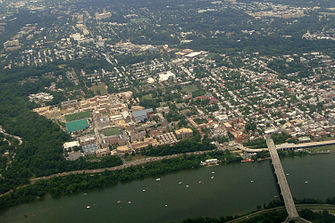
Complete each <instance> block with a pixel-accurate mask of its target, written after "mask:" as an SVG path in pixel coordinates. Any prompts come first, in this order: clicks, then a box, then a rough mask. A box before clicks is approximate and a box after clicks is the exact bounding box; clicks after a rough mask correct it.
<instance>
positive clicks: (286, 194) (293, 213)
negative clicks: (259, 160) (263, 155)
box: [265, 135, 299, 219]
mask: <svg viewBox="0 0 335 223" xmlns="http://www.w3.org/2000/svg"><path fill="white" fill-rule="evenodd" d="M265 139H266V144H267V146H268V148H269V152H270V156H271V160H272V165H273V167H274V169H275V174H276V176H277V179H278V184H279V187H280V191H281V194H282V196H283V199H284V203H285V207H286V211H287V214H288V219H299V214H298V211H297V209H296V207H295V204H294V201H293V197H292V194H291V190H290V187H289V185H288V182H287V180H286V176H285V173H284V170H283V166H282V164H281V161H280V158H279V155H278V152H277V149H276V146H275V144H274V142H273V140H272V138H271V135H266V136H265Z"/></svg>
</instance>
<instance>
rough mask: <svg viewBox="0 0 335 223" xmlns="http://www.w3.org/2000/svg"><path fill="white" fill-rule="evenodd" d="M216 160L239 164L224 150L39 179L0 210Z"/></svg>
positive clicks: (18, 191)
mask: <svg viewBox="0 0 335 223" xmlns="http://www.w3.org/2000/svg"><path fill="white" fill-rule="evenodd" d="M209 158H217V159H219V160H221V161H222V163H223V164H228V163H231V162H235V161H240V160H241V158H239V157H237V156H234V155H233V154H231V153H230V152H228V151H226V152H223V151H213V152H209V153H207V154H202V155H190V156H187V155H181V156H180V157H179V158H175V159H165V160H162V161H157V162H152V163H148V164H145V165H140V166H132V167H129V168H125V169H122V170H115V171H105V172H103V173H99V174H77V175H68V176H64V177H53V178H51V179H49V180H40V181H37V182H36V183H34V184H31V185H27V186H24V187H21V188H17V189H15V190H13V192H11V193H9V194H6V195H4V196H2V197H0V208H8V207H12V206H15V205H18V204H22V203H27V202H31V201H34V200H40V199H43V197H44V196H45V195H46V194H50V195H51V196H52V197H61V196H64V195H69V194H74V193H78V192H84V191H89V190H94V189H101V188H103V187H108V186H113V185H116V184H117V183H120V182H122V183H123V182H130V181H133V180H138V179H143V178H145V177H156V176H161V175H164V174H168V173H172V172H175V171H180V170H185V169H191V168H199V167H200V161H202V160H205V159H209Z"/></svg>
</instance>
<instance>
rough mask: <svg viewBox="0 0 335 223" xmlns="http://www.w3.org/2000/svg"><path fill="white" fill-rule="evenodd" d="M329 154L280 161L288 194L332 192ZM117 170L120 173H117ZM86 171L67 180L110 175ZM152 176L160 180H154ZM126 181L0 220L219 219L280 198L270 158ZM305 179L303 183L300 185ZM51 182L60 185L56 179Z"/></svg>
mask: <svg viewBox="0 0 335 223" xmlns="http://www.w3.org/2000/svg"><path fill="white" fill-rule="evenodd" d="M334 158H335V154H328V155H316V156H315V155H313V156H309V155H306V156H302V157H300V156H295V157H287V158H284V159H282V162H283V166H284V168H285V173H289V175H288V176H287V179H288V181H289V184H290V188H291V190H292V194H293V196H294V197H295V198H298V199H303V198H305V197H311V198H316V199H321V200H324V199H326V198H327V197H333V196H335V194H334V190H333V188H334V186H335V185H334V181H333V179H334V178H333V177H334V174H333V171H332V170H333V169H334V168H335V164H334V162H333V160H334ZM203 160H204V159H203ZM170 161H171V160H169V161H168V162H170ZM182 162H189V161H182ZM147 165H151V164H150V163H148V164H147ZM166 165H167V166H168V167H169V166H176V165H175V164H166ZM159 167H160V166H156V165H153V166H151V167H150V168H151V169H156V170H157V169H159ZM112 172H118V171H112ZM147 172H148V171H147V170H145V171H141V169H139V170H136V171H135V170H134V171H132V172H131V173H136V175H137V173H147ZM122 173H123V172H119V175H120V174H122ZM87 175H88V176H87V178H88V179H87V178H86V177H85V178H82V177H80V178H77V177H73V176H72V177H71V179H70V180H71V182H73V183H76V184H83V185H85V184H89V185H90V184H91V182H90V181H89V178H92V179H96V178H102V179H105V178H109V177H108V176H105V174H104V173H101V175H99V174H95V175H94V176H90V174H87ZM127 175H128V176H130V175H131V174H127ZM80 176H83V175H80ZM68 177H70V176H68ZM157 178H160V181H156V179H157ZM212 178H213V179H212ZM114 179H115V178H114ZM127 179H128V180H129V181H119V183H116V184H114V185H112V186H111V185H107V184H108V180H101V181H100V182H96V183H97V184H100V187H99V188H94V189H92V190H89V189H87V190H83V192H82V193H78V192H77V193H73V194H72V195H71V196H62V197H61V198H60V199H54V198H51V196H45V199H43V201H38V202H32V203H29V204H23V205H18V206H16V207H12V208H9V209H8V210H5V211H1V212H0V222H7V223H44V222H49V223H56V222H59V221H64V219H66V221H65V222H96V223H105V222H106V221H107V219H113V221H115V222H123V223H147V222H160V223H169V222H178V221H181V219H185V218H195V217H197V216H209V217H212V218H215V217H216V218H218V217H220V216H237V215H242V214H244V213H250V212H251V211H254V210H257V209H258V208H262V207H263V206H264V205H263V204H268V203H269V202H270V201H272V200H273V199H276V198H278V196H279V192H278V190H277V188H276V182H275V179H274V176H273V170H272V168H271V162H270V161H262V162H254V163H245V164H240V163H239V162H233V163H231V164H228V165H226V164H224V165H219V166H212V167H204V168H192V167H190V168H188V169H185V170H182V171H179V170H177V171H174V172H169V173H167V174H158V175H156V176H151V177H150V176H149V177H145V176H144V177H143V178H138V179H137V180H131V178H130V177H127ZM59 180H62V179H59ZM306 180H307V181H308V182H309V183H308V184H306V183H304V182H305V181H306ZM48 181H49V182H51V181H55V180H51V179H50V180H48ZM62 181H63V180H62ZM93 182H95V180H94V181H93ZM66 183H67V182H64V183H63V184H61V185H60V186H61V187H63V189H64V190H66V189H68V188H67V187H69V189H71V188H70V187H72V185H67V184H66ZM54 185H59V183H57V182H55V183H54ZM260 188H261V190H260ZM49 194H50V193H49ZM39 200H42V199H39ZM129 201H130V202H131V203H130V204H129V203H128V202H129ZM87 205H89V206H90V207H91V208H90V209H89V210H88V209H86V206H87ZM258 206H259V207H258ZM25 215H26V216H28V217H27V218H26V217H25Z"/></svg>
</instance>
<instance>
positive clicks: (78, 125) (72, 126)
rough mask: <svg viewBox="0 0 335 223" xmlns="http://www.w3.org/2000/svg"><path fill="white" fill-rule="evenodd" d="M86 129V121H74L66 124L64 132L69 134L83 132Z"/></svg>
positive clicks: (87, 125)
mask: <svg viewBox="0 0 335 223" xmlns="http://www.w3.org/2000/svg"><path fill="white" fill-rule="evenodd" d="M88 127H89V124H88V122H87V119H81V120H76V121H72V122H67V123H66V130H67V132H69V133H70V132H75V131H80V130H84V129H86V128H88Z"/></svg>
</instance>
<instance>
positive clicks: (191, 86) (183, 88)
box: [182, 84, 199, 93]
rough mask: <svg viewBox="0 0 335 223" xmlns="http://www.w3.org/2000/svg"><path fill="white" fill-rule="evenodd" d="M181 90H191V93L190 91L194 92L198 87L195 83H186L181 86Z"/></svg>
mask: <svg viewBox="0 0 335 223" xmlns="http://www.w3.org/2000/svg"><path fill="white" fill-rule="evenodd" d="M182 90H183V91H184V92H191V93H192V92H195V91H197V90H199V89H198V87H197V86H196V85H195V84H191V85H186V86H184V87H182Z"/></svg>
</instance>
